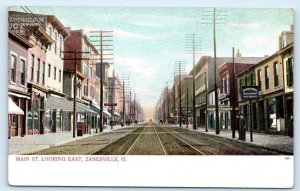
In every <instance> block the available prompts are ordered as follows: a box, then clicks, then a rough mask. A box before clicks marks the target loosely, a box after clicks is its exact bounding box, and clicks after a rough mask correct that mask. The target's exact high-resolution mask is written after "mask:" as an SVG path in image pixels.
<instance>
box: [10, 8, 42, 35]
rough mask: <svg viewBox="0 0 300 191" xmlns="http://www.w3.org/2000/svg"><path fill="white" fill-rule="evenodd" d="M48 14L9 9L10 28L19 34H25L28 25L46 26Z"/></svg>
mask: <svg viewBox="0 0 300 191" xmlns="http://www.w3.org/2000/svg"><path fill="white" fill-rule="evenodd" d="M46 22H47V16H45V15H37V14H35V15H32V14H29V13H22V12H14V11H9V16H8V29H9V30H11V31H14V32H16V33H18V34H25V31H24V29H25V28H24V27H26V26H31V27H35V26H42V27H43V28H46Z"/></svg>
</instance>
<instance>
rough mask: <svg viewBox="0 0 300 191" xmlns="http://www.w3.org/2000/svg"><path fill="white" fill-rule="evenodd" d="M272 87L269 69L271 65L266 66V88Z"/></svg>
mask: <svg viewBox="0 0 300 191" xmlns="http://www.w3.org/2000/svg"><path fill="white" fill-rule="evenodd" d="M269 87H270V71H269V67H268V66H266V67H265V89H266V90H267V89H269Z"/></svg>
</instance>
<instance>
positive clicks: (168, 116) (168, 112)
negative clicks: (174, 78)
mask: <svg viewBox="0 0 300 191" xmlns="http://www.w3.org/2000/svg"><path fill="white" fill-rule="evenodd" d="M167 118H168V120H167V121H168V124H169V120H170V105H169V84H168V82H167Z"/></svg>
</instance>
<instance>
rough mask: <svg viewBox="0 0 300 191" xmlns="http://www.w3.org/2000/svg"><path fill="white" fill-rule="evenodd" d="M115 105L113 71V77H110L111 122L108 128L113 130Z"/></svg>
mask: <svg viewBox="0 0 300 191" xmlns="http://www.w3.org/2000/svg"><path fill="white" fill-rule="evenodd" d="M114 103H115V71H114V70H113V77H112V87H111V104H112V105H111V120H110V121H111V122H110V128H111V129H113V124H114V107H115V106H114V105H113V104H114Z"/></svg>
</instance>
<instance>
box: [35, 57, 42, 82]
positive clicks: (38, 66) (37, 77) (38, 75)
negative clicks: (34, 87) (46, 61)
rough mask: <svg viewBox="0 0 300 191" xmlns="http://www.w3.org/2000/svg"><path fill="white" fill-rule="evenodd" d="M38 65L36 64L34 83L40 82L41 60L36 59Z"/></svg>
mask: <svg viewBox="0 0 300 191" xmlns="http://www.w3.org/2000/svg"><path fill="white" fill-rule="evenodd" d="M37 60H38V63H37V70H36V82H37V83H39V82H40V67H41V60H40V59H39V58H38V59H37Z"/></svg>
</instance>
